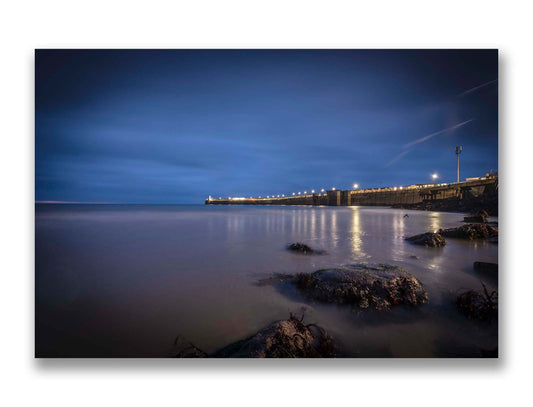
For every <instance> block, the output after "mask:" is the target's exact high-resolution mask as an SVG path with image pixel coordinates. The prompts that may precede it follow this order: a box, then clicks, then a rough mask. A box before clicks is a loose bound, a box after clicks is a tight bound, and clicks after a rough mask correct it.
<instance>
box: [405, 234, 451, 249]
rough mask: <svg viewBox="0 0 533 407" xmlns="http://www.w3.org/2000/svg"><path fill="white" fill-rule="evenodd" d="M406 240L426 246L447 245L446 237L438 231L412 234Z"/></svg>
mask: <svg viewBox="0 0 533 407" xmlns="http://www.w3.org/2000/svg"><path fill="white" fill-rule="evenodd" d="M405 240H407V241H409V242H411V243H413V244H418V245H421V246H426V247H444V246H445V245H446V239H444V238H443V237H442V236H441V235H439V234H438V233H431V232H428V233H421V234H419V235H415V236H411V237H408V238H406V239H405Z"/></svg>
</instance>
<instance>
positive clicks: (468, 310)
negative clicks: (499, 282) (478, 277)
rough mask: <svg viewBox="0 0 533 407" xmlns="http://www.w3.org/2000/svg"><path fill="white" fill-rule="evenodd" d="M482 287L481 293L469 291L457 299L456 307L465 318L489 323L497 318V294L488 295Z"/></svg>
mask: <svg viewBox="0 0 533 407" xmlns="http://www.w3.org/2000/svg"><path fill="white" fill-rule="evenodd" d="M482 285H483V293H480V292H478V291H474V290H469V291H466V292H464V293H462V294H460V295H459V296H458V297H457V300H456V305H457V308H459V311H461V312H462V313H463V314H464V315H465V316H466V317H467V318H469V319H477V320H480V321H490V320H492V319H494V318H497V316H498V293H497V292H496V291H493V292H492V293H490V294H489V293H488V291H487V287H486V286H485V285H484V284H483V283H482Z"/></svg>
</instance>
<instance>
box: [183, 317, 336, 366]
mask: <svg viewBox="0 0 533 407" xmlns="http://www.w3.org/2000/svg"><path fill="white" fill-rule="evenodd" d="M174 347H175V349H176V350H175V351H174V353H173V354H174V356H175V357H178V358H332V357H335V356H336V354H337V348H336V346H335V344H334V342H333V339H332V338H331V337H330V336H329V335H328V333H327V332H326V331H325V330H324V329H323V328H321V327H319V326H318V325H316V324H304V322H303V316H302V317H301V318H296V317H294V316H293V315H292V314H291V315H290V318H289V319H286V320H283V321H276V322H274V323H272V324H270V325H269V326H267V327H266V328H264V329H262V330H261V331H259V332H257V333H256V334H254V335H252V336H250V337H248V338H246V339H243V340H240V341H237V342H235V343H232V344H231V345H228V346H226V347H224V348H222V349H220V350H218V351H216V352H214V353H212V354H207V353H206V352H204V351H203V350H201V349H199V348H197V347H196V346H195V345H193V344H192V343H190V342H187V341H183V340H182V341H181V342H180V343H179V344H178V339H176V342H175V343H174Z"/></svg>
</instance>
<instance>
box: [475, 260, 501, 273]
mask: <svg viewBox="0 0 533 407" xmlns="http://www.w3.org/2000/svg"><path fill="white" fill-rule="evenodd" d="M474 271H477V272H480V273H487V272H488V273H496V274H498V264H497V263H485V262H483V261H475V262H474Z"/></svg>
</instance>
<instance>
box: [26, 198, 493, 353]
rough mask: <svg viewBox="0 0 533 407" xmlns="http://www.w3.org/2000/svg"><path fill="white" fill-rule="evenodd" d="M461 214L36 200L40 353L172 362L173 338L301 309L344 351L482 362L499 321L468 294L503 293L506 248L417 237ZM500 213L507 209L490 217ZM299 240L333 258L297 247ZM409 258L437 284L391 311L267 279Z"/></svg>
mask: <svg viewBox="0 0 533 407" xmlns="http://www.w3.org/2000/svg"><path fill="white" fill-rule="evenodd" d="M464 215H465V214H461V213H442V212H431V211H415V210H404V209H391V208H386V207H357V206H353V207H311V206H245V205H242V206H240V205H231V206H223V205H106V204H98V205H92V204H87V205H85V204H36V208H35V354H36V356H37V357H158V358H159V357H172V356H174V355H175V354H176V344H175V343H176V339H177V338H180V340H181V341H187V342H188V343H192V344H194V345H195V346H196V347H197V348H199V349H202V350H203V351H205V352H207V353H211V352H214V351H216V350H218V349H220V348H223V347H225V346H227V345H229V344H231V343H233V342H236V341H239V340H241V339H244V338H246V337H248V336H250V335H253V334H254V333H256V332H258V331H259V330H261V329H262V328H264V327H266V326H268V325H269V324H271V323H272V322H274V321H277V320H282V319H287V318H288V317H289V316H290V315H291V314H293V315H296V316H298V317H303V318H304V321H305V322H306V323H316V324H318V325H320V326H322V327H323V328H324V329H326V330H327V332H328V333H329V334H330V335H331V336H332V337H333V339H334V340H335V342H336V343H337V346H338V349H339V357H379V358H381V357H481V356H484V355H486V354H487V352H494V350H495V349H497V345H498V323H497V321H493V322H479V321H473V320H470V319H468V318H466V317H465V316H464V315H463V314H461V313H460V312H459V310H458V309H457V307H456V305H455V299H456V297H457V295H458V294H460V293H461V292H464V291H466V290H470V289H474V290H478V291H481V290H482V283H483V284H485V285H486V287H487V289H488V290H489V291H492V290H497V288H498V281H497V276H490V275H482V274H479V273H478V272H476V271H474V268H473V263H474V262H476V261H483V262H491V263H498V244H497V243H491V242H488V241H467V240H461V239H447V244H446V246H445V247H443V248H426V247H421V246H416V245H413V244H411V243H410V242H407V241H406V240H405V238H406V237H408V236H411V235H414V234H419V233H423V232H428V231H437V230H438V229H440V228H449V227H455V226H460V225H461V224H463V222H462V221H463V217H464ZM489 220H490V221H497V220H498V219H497V218H496V217H492V218H490V219H489ZM294 242H302V243H305V244H307V245H309V246H311V247H313V248H315V249H320V250H325V251H326V253H327V254H325V255H313V256H310V255H302V254H299V253H293V252H291V251H288V250H287V248H286V247H287V245H288V244H289V243H294ZM354 263H387V264H392V265H398V266H401V267H403V268H405V269H406V270H408V271H409V272H410V273H411V274H413V275H414V276H416V277H417V278H418V279H419V280H420V281H421V282H422V284H423V286H424V288H425V289H426V291H427V292H428V296H429V302H428V303H427V304H424V305H422V306H420V307H417V308H414V307H403V306H397V307H394V308H393V309H392V310H390V311H387V312H386V311H376V310H370V309H366V310H362V309H359V308H357V307H351V306H339V305H333V304H323V303H315V302H310V301H308V300H306V299H305V298H304V297H302V296H301V294H300V293H298V292H297V291H296V290H287V289H280V288H279V287H278V286H275V285H265V284H260V281H261V280H264V279H265V278H268V277H270V276H272V275H274V274H275V273H286V274H294V273H302V272H313V271H315V270H318V269H323V268H330V267H339V266H342V265H347V264H354Z"/></svg>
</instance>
